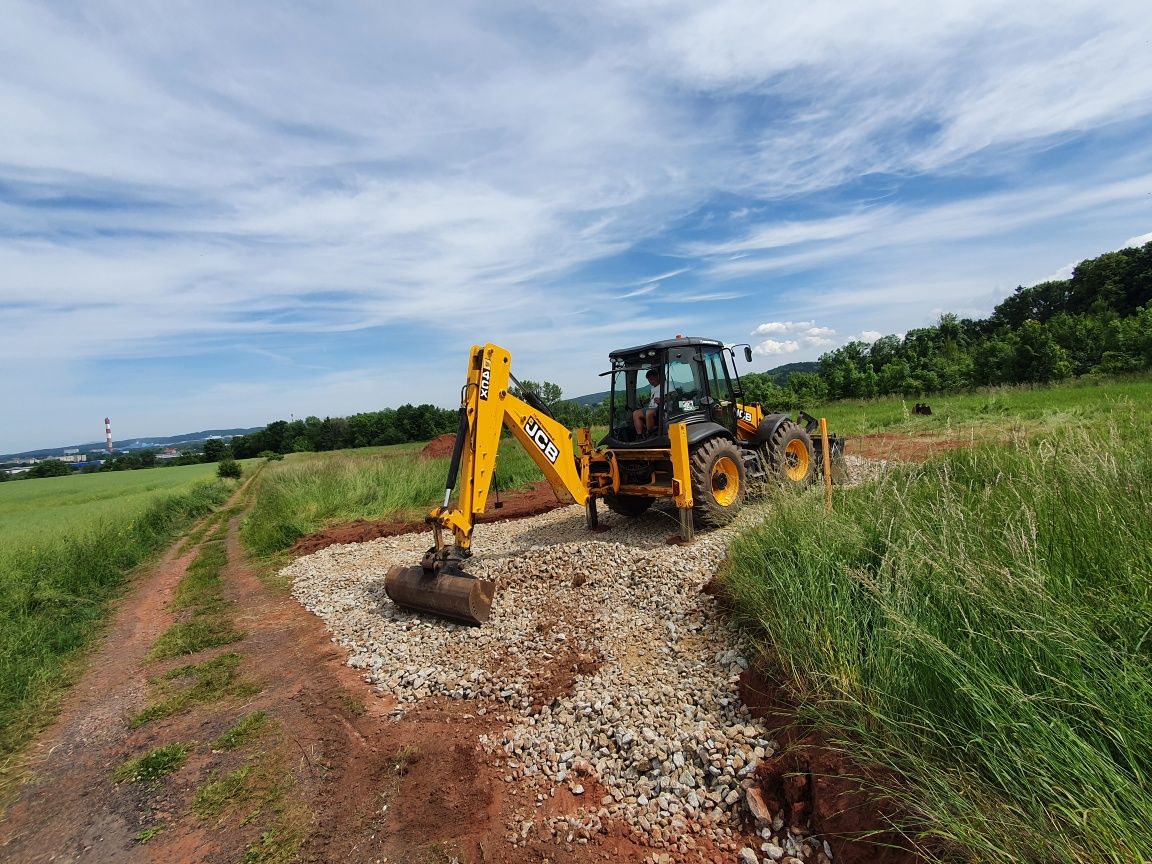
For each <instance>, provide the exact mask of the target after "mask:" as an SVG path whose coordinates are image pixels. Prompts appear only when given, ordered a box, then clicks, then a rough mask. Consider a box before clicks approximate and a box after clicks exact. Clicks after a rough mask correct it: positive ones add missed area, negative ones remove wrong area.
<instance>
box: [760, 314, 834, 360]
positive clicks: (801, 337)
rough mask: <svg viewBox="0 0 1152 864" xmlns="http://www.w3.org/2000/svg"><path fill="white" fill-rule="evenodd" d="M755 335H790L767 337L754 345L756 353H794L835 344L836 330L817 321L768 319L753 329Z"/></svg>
mask: <svg viewBox="0 0 1152 864" xmlns="http://www.w3.org/2000/svg"><path fill="white" fill-rule="evenodd" d="M752 335H753V336H766V335H774V336H790V337H792V338H785V339H765V340H764V341H763V342H760V343H759V344H757V345H754V346H752V351H753V353H756V354H767V355H772V354H794V353H796V352H797V351H801V350H804V349H814V348H825V347H828V346H830V345H834V344H835V337H836V331H835V330H834V329H833V328H831V327H823V326H819V325H817V324H816V322H815V321H766V322H765V323H763V324H761V325H759V326H758V327H757V328H756V329H755V330H753V331H752Z"/></svg>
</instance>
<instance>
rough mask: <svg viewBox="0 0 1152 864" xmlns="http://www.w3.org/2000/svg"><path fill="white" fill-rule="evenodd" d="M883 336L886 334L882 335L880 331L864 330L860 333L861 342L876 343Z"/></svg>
mask: <svg viewBox="0 0 1152 864" xmlns="http://www.w3.org/2000/svg"><path fill="white" fill-rule="evenodd" d="M883 335H884V334H883V333H881V332H880V331H879V330H862V331H860V341H861V342H875V341H876V340H877V339H879V338H880V337H881V336H883Z"/></svg>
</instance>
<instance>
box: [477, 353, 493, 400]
mask: <svg viewBox="0 0 1152 864" xmlns="http://www.w3.org/2000/svg"><path fill="white" fill-rule="evenodd" d="M491 385H492V361H491V360H488V359H487V358H485V359H484V368H483V369H482V370H481V371H480V398H481V399H483V400H485V401H487V400H488V388H489V387H490V386H491Z"/></svg>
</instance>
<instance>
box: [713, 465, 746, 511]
mask: <svg viewBox="0 0 1152 864" xmlns="http://www.w3.org/2000/svg"><path fill="white" fill-rule="evenodd" d="M712 497H713V498H715V499H716V503H717V504H719V505H720V506H721V507H730V506H732V504H733V503H735V501H736V499H737V498H738V497H740V469H739V468H738V467H737V466H736V463H735V462H733V461H732V460H731V459H730V458H728V457H727V456H721V457H720V458H719V459H717V460H716V464H714V465H713V466H712Z"/></svg>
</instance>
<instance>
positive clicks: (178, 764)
mask: <svg viewBox="0 0 1152 864" xmlns="http://www.w3.org/2000/svg"><path fill="white" fill-rule="evenodd" d="M191 752H192V746H191V745H190V744H169V745H168V746H167V747H159V748H157V749H155V750H153V751H152V752H151V753H148V754H146V755H144V756H141V757H140V758H139V759H133V760H131V761H130V762H125V763H124V764H123V765H121V766H120V767H119V768H117V769H116V770H115V771H113V772H112V780H113V781H115V782H116V783H141V782H144V781H145V780H159V779H160V778H161V777H164V776H166V775H168V774H171V773H172V772H173V771H179V770H180V769H181V768H183V767H184V763H185V762H187V761H188V754H189V753H191Z"/></svg>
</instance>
